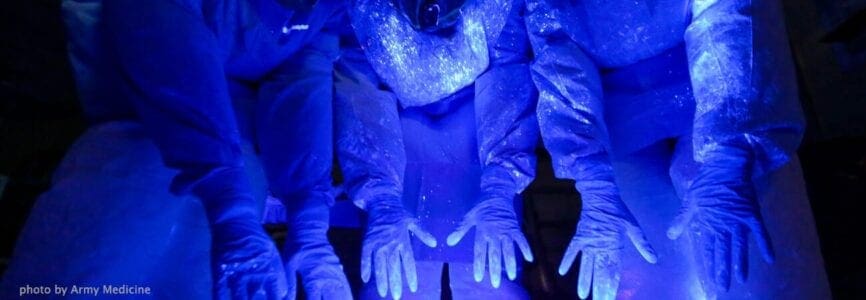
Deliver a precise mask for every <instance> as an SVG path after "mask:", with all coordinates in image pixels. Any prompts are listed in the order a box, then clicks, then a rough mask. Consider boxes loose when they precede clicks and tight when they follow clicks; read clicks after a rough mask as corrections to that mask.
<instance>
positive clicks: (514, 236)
mask: <svg viewBox="0 0 866 300" xmlns="http://www.w3.org/2000/svg"><path fill="white" fill-rule="evenodd" d="M472 227H475V246H474V260H473V275H474V277H475V281H476V282H481V281H482V280H483V279H484V266H485V265H487V266H488V271H489V273H490V284H491V285H493V287H494V288H498V287H499V285H500V283H501V281H502V264H503V263H504V264H505V271H506V273H507V275H508V279H510V280H514V279H515V278H517V261H516V257H515V253H514V244H515V243H516V244H517V246H518V247H520V252H521V253H523V258H524V259H525V260H526V261H529V262H531V261H532V260H533V257H532V252H531V251H530V249H529V243H527V241H526V238H525V237H524V236H523V232H521V231H520V224H518V222H517V215H516V214H515V213H514V208H513V204H512V203H511V201H508V200H505V199H499V198H496V199H488V200H484V201H481V202H480V203H478V204H477V205H475V207H473V208H472V209H471V210H470V211H469V212H468V213H466V215H465V216H464V218H463V222H462V223H461V224H460V226H459V227H458V228H457V230H455V231H454V232H453V233H451V234H450V235H448V240H447V242H448V245H449V246H454V245H457V243H459V242H460V240H461V239H463V236H464V235H466V233H467V232H468V231H469V229H471V228H472Z"/></svg>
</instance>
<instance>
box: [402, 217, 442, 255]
mask: <svg viewBox="0 0 866 300" xmlns="http://www.w3.org/2000/svg"><path fill="white" fill-rule="evenodd" d="M409 232H411V233H412V234H414V235H415V237H416V238H418V239H419V240H421V242H422V243H424V245H427V247H430V248H436V245H437V244H438V243H436V238H435V237H433V235H432V234H430V233H429V232H427V231H424V229H421V226H418V221H417V220H416V221H413V222H409Z"/></svg>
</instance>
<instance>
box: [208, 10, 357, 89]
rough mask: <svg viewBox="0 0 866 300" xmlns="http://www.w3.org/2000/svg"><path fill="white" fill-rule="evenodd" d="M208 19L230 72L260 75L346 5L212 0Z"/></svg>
mask: <svg viewBox="0 0 866 300" xmlns="http://www.w3.org/2000/svg"><path fill="white" fill-rule="evenodd" d="M206 2H209V3H205V4H204V5H203V11H204V16H205V21H206V22H207V23H208V26H209V27H210V28H211V29H212V30H213V31H214V34H215V35H216V37H217V39H218V41H219V43H220V51H222V54H223V56H224V57H225V58H226V60H225V62H226V64H225V68H226V72H227V73H228V75H229V77H231V78H234V79H238V80H245V81H257V80H259V79H261V78H262V77H264V76H265V75H267V74H268V73H270V72H271V71H272V70H273V69H274V68H276V67H277V66H278V65H279V64H280V63H282V62H283V61H285V60H286V59H289V58H290V57H291V56H292V55H294V54H295V53H296V52H297V51H298V50H299V49H301V48H302V47H303V46H304V45H306V44H308V43H310V42H311V41H312V40H313V39H314V38H316V36H317V35H318V34H319V33H320V32H321V31H322V28H323V27H325V26H326V24H327V23H328V22H329V21H332V18H333V17H334V16H335V15H336V12H337V10H338V9H340V8H341V6H340V1H339V0H319V1H317V2H316V4H315V6H312V7H311V8H307V9H291V8H286V7H283V6H281V5H279V4H278V3H277V2H275V0H242V1H206Z"/></svg>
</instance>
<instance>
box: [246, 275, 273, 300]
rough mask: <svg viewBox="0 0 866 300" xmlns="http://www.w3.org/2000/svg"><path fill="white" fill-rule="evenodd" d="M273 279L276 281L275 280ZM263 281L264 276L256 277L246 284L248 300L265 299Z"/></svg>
mask: <svg viewBox="0 0 866 300" xmlns="http://www.w3.org/2000/svg"><path fill="white" fill-rule="evenodd" d="M273 279H274V280H276V278H273ZM265 281H266V280H265V277H264V276H257V277H255V278H251V279H250V280H249V281H248V282H247V295H249V297H250V299H254V300H262V299H266V298H267V296H268V294H267V293H265V285H264V283H265Z"/></svg>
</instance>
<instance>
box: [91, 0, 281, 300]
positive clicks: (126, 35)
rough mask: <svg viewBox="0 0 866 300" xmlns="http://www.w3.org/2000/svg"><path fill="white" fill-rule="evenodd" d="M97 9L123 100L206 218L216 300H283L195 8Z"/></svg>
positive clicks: (168, 4) (224, 92)
mask: <svg viewBox="0 0 866 300" xmlns="http://www.w3.org/2000/svg"><path fill="white" fill-rule="evenodd" d="M104 5H105V6H104V9H105V10H104V16H105V25H106V28H107V31H108V38H109V40H110V43H109V44H110V45H111V46H113V48H114V50H116V54H117V57H118V59H119V63H120V68H121V69H122V70H123V76H124V80H126V81H127V82H128V83H129V87H130V91H129V93H128V94H129V95H130V96H131V97H132V99H130V100H131V101H133V103H134V105H135V107H136V109H137V113H138V117H139V118H140V120H141V122H142V123H143V124H144V128H145V130H146V131H147V132H148V133H149V134H150V136H151V137H152V138H153V140H154V141H155V142H156V145H157V147H158V148H159V150H160V153H161V154H162V158H163V160H164V161H165V163H166V164H167V165H168V166H169V167H171V168H175V169H178V170H179V171H180V173H179V175H178V176H177V177H176V178H175V179H174V182H173V184H172V191H174V192H176V193H185V192H189V191H192V193H193V194H195V195H196V196H198V197H199V198H200V199H201V201H202V204H203V206H204V208H205V210H206V214H207V217H208V220H209V222H210V225H211V232H212V240H211V241H212V247H211V250H212V253H211V255H212V271H213V277H214V293H215V295H214V297H220V298H222V297H229V296H230V295H240V294H247V293H250V294H252V293H256V292H259V290H262V291H264V293H265V294H270V295H272V296H274V297H283V296H284V295H285V294H286V284H285V275H284V274H283V271H282V266H281V263H280V259H279V253H277V251H276V249H275V248H274V246H273V242H272V241H271V240H270V238H269V237H268V236H267V234H265V233H264V230H263V229H262V227H261V225H260V224H259V223H258V219H259V218H258V214H259V213H258V211H257V205H256V203H255V199H254V197H253V195H252V189H251V187H250V182H249V180H248V178H247V176H246V174H245V173H244V170H243V163H242V156H241V146H240V135H239V132H238V129H237V124H236V120H235V117H234V115H233V111H232V105H231V102H230V98H229V93H228V88H227V84H226V78H225V70H224V69H223V63H222V62H223V58H222V57H221V55H222V54H221V53H222V52H221V51H220V48H219V47H218V45H217V42H216V38H215V37H214V35H213V33H212V32H211V31H210V30H209V29H208V28H207V27H206V26H205V22H204V19H203V16H202V15H201V13H200V11H201V10H200V8H198V10H196V9H197V7H195V4H189V3H183V4H181V3H178V2H173V1H168V0H153V1H136V0H112V1H106V2H105V3H104ZM154 188H164V187H154ZM229 275H232V276H229ZM229 277H231V278H232V279H231V280H232V281H233V282H229V280H230V279H229Z"/></svg>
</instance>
